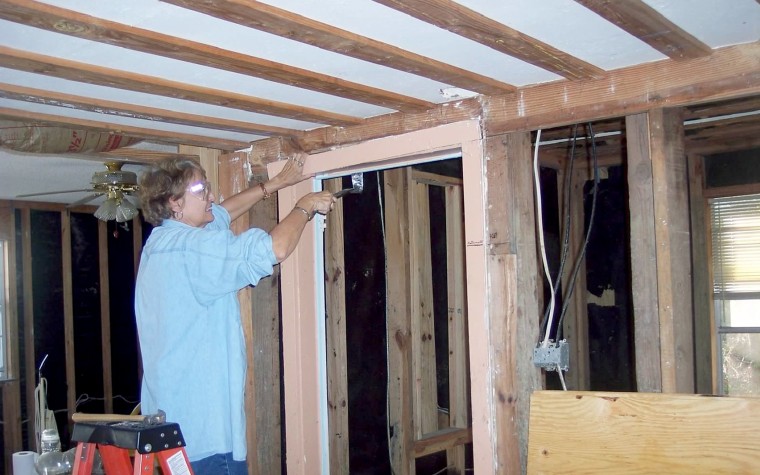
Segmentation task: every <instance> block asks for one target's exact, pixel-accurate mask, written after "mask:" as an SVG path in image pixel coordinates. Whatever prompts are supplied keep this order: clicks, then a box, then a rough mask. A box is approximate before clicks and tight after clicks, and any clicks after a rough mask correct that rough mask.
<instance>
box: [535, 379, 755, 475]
mask: <svg viewBox="0 0 760 475" xmlns="http://www.w3.org/2000/svg"><path fill="white" fill-rule="evenodd" d="M759 424H760V399H758V398H739V397H705V396H698V395H688V394H657V393H603V392H576V391H568V392H564V391H538V392H535V393H534V394H533V395H532V397H531V412H530V443H529V446H528V473H529V474H539V473H540V474H547V475H549V474H566V473H573V474H579V475H583V474H607V473H615V474H620V475H625V474H638V473H667V474H673V475H679V474H681V475H692V474H695V473H710V474H716V475H717V474H726V475H728V474H732V475H733V474H737V473H758V472H760V458H758V457H757V454H758V451H760V438H758V437H757V427H758V425H759Z"/></svg>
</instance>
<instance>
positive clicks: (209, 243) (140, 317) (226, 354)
mask: <svg viewBox="0 0 760 475" xmlns="http://www.w3.org/2000/svg"><path fill="white" fill-rule="evenodd" d="M212 212H213V214H214V221H212V222H211V223H209V224H207V225H206V226H205V227H204V228H195V227H192V226H188V225H185V224H183V223H180V222H177V221H173V220H164V222H163V223H162V224H161V225H160V226H157V227H155V228H154V229H153V231H152V232H151V235H150V237H149V238H148V240H147V242H146V243H145V247H144V249H143V252H142V257H141V260H140V269H139V271H138V274H137V284H136V289H135V316H136V319H137V330H138V335H139V338H140V350H141V353H142V361H143V381H142V394H141V410H142V413H143V414H154V413H156V412H157V411H158V410H159V409H162V410H164V411H165V412H166V420H167V422H177V423H179V425H180V429H181V430H182V434H183V436H184V437H185V441H186V442H187V447H186V452H187V455H188V457H189V459H190V461H196V460H200V459H202V458H205V457H208V456H210V455H213V454H217V453H228V452H232V453H233V458H234V459H235V460H245V457H246V442H245V411H244V396H243V390H244V384H245V372H246V353H245V340H244V337H243V331H242V326H241V323H240V308H239V304H238V300H237V291H238V290H240V289H242V288H244V287H246V286H247V285H256V284H257V283H258V281H259V279H261V278H262V277H265V276H268V275H270V274H271V273H272V266H273V265H275V264H276V263H277V260H276V257H275V255H274V252H273V250H272V238H271V237H270V236H269V234H267V233H266V232H264V231H262V230H261V229H249V230H247V231H245V232H244V233H242V234H241V235H239V236H235V235H233V233H232V231H230V229H229V227H230V216H229V214H228V213H227V211H226V210H225V209H224V208H223V207H221V206H218V205H213V208H212Z"/></svg>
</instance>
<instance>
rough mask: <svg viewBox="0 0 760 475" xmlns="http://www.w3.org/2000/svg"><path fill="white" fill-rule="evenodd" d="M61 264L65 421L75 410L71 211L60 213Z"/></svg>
mask: <svg viewBox="0 0 760 475" xmlns="http://www.w3.org/2000/svg"><path fill="white" fill-rule="evenodd" d="M61 261H62V262H61V264H62V267H63V269H62V273H63V332H64V334H63V339H64V351H65V354H66V407H67V413H68V416H67V417H66V420H67V421H71V415H72V414H74V412H76V402H77V387H76V380H77V378H76V361H75V358H74V357H75V355H76V353H75V347H74V289H73V285H72V279H73V275H72V271H73V268H72V264H71V213H70V212H69V211H68V210H66V211H63V212H62V213H61Z"/></svg>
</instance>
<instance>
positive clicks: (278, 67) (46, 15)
mask: <svg viewBox="0 0 760 475" xmlns="http://www.w3.org/2000/svg"><path fill="white" fill-rule="evenodd" d="M0 18H3V19H5V20H9V21H13V22H17V23H20V24H23V25H28V26H33V27H36V28H41V29H44V30H49V31H53V32H56V33H63V34H66V35H71V36H75V37H77V38H83V39H86V40H90V41H97V42H100V43H106V44H109V45H114V46H119V47H122V48H127V49H132V50H135V51H142V52H144V53H149V54H155V55H159V56H164V57H167V58H172V59H176V60H179V61H186V62H190V63H195V64H199V65H201V66H208V67H215V68H218V69H222V70H225V71H232V72H235V73H239V74H245V75H247V76H253V77H258V78H262V79H266V80H268V81H274V82H278V83H282V84H287V85H289V86H296V87H300V88H304V89H308V90H311V91H317V92H321V93H323V94H330V95H333V96H339V97H344V98H346V99H352V100H355V101H359V102H365V103H369V104H375V105H378V106H382V107H387V108H389V109H394V110H399V111H404V112H420V111H422V110H425V109H429V108H430V107H431V106H432V103H430V102H427V101H424V100H421V99H417V98H414V97H409V96H404V95H402V94H397V93H395V92H391V91H385V90H382V89H378V88H373V87H370V86H366V85H364V84H359V83H355V82H351V81H347V80H345V79H341V78H337V77H334V76H328V75H326V74H321V73H317V72H313V71H308V70H306V69H302V68H297V67H295V66H289V65H286V64H282V63H277V62H274V61H270V60H267V59H262V58H257V57H254V56H249V55H246V54H242V53H238V52H235V51H230V50H225V49H222V48H218V47H215V46H211V45H207V44H203V43H197V42H194V41H190V40H186V39H183V38H177V37H174V36H169V35H165V34H163V33H158V32H155V31H150V30H145V29H142V28H138V27H136V26H132V25H125V24H122V23H117V22H114V21H110V20H105V19H102V18H97V17H93V16H90V15H85V14H83V13H79V12H76V11H72V10H66V9H64V8H58V7H55V6H53V5H47V4H44V3H39V2H33V1H30V0H7V1H3V2H0Z"/></svg>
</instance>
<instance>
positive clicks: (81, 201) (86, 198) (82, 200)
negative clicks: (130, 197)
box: [66, 190, 105, 208]
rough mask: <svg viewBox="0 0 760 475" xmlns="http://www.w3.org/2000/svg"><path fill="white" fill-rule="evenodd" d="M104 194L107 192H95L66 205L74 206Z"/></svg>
mask: <svg viewBox="0 0 760 475" xmlns="http://www.w3.org/2000/svg"><path fill="white" fill-rule="evenodd" d="M85 191H90V190H85ZM103 195H105V193H93V194H92V195H89V196H85V197H84V198H82V199H81V200H77V201H75V202H73V203H71V204H70V205H66V207H67V208H73V207H74V206H79V205H83V204H85V203H89V202H90V201H92V200H94V199H95V198H97V197H98V196H103Z"/></svg>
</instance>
